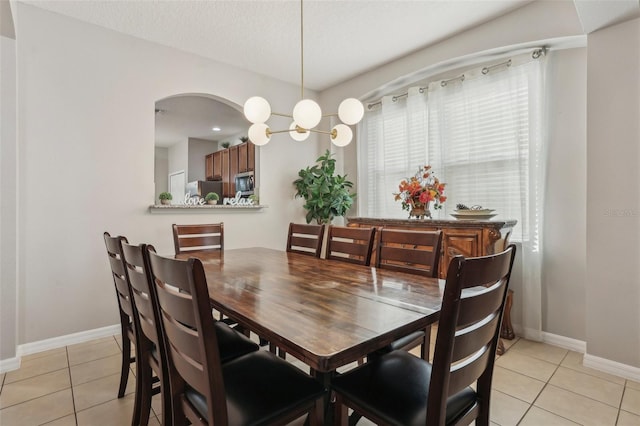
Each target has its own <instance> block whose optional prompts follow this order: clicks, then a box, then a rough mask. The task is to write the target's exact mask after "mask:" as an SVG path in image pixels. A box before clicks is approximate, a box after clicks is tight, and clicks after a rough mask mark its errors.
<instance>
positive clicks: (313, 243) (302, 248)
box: [287, 223, 324, 257]
mask: <svg viewBox="0 0 640 426" xmlns="http://www.w3.org/2000/svg"><path fill="white" fill-rule="evenodd" d="M323 239H324V225H305V224H300V223H290V224H289V235H288V237H287V251H289V252H295V253H302V254H308V255H311V256H315V257H320V253H321V252H322V241H323Z"/></svg>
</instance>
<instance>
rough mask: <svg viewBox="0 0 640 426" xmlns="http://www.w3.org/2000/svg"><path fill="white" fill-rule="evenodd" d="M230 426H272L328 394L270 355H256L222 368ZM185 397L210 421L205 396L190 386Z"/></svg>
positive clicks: (266, 353) (287, 364)
mask: <svg viewBox="0 0 640 426" xmlns="http://www.w3.org/2000/svg"><path fill="white" fill-rule="evenodd" d="M222 369H223V372H222V374H223V378H224V386H225V391H226V394H227V412H228V416H229V424H233V425H257V424H272V423H273V419H275V418H277V417H278V416H280V415H282V414H283V413H285V412H287V411H289V410H291V409H293V408H295V407H297V406H301V405H303V404H306V403H308V402H309V401H313V400H315V399H316V398H318V397H319V396H321V395H322V394H324V393H325V389H324V388H323V386H322V385H321V384H320V383H319V382H318V381H317V380H315V379H313V378H312V377H310V376H308V375H307V374H305V373H303V372H302V371H300V370H299V369H298V368H296V367H294V366H293V365H291V364H289V363H288V362H286V361H284V360H282V359H280V358H278V357H277V356H275V355H273V354H272V353H270V352H267V351H258V352H252V353H250V354H247V355H245V356H242V357H240V358H237V359H235V360H233V361H230V362H228V363H227V364H225V365H223V366H222ZM185 397H186V398H187V400H188V401H189V402H191V404H192V405H193V406H194V407H195V408H196V410H198V412H199V413H200V414H201V415H202V417H204V418H205V419H207V421H208V420H209V413H208V411H207V402H206V400H205V398H204V396H203V395H202V394H200V393H199V392H197V391H195V390H194V389H192V388H190V387H189V386H187V388H186V390H185Z"/></svg>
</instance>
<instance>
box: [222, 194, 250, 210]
mask: <svg viewBox="0 0 640 426" xmlns="http://www.w3.org/2000/svg"><path fill="white" fill-rule="evenodd" d="M222 204H223V205H225V206H226V205H230V206H252V205H253V200H252V199H250V198H242V193H241V192H240V191H238V192H237V193H236V196H235V197H234V198H226V197H225V199H224V201H223V202H222Z"/></svg>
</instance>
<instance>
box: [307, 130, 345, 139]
mask: <svg viewBox="0 0 640 426" xmlns="http://www.w3.org/2000/svg"><path fill="white" fill-rule="evenodd" d="M307 131H309V132H315V133H323V134H325V135H330V136H331V139H335V138H336V136H338V131H337V130H336V129H331V130H317V129H307Z"/></svg>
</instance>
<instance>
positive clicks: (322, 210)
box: [293, 150, 356, 224]
mask: <svg viewBox="0 0 640 426" xmlns="http://www.w3.org/2000/svg"><path fill="white" fill-rule="evenodd" d="M316 163H319V164H316V165H314V166H312V167H307V168H306V169H302V170H300V172H299V173H298V176H299V178H298V179H296V180H295V181H294V182H293V185H294V186H295V188H296V191H297V192H296V197H302V198H304V200H305V204H304V206H303V207H304V208H305V209H306V210H307V216H306V220H307V223H311V221H312V220H315V221H316V222H317V223H318V224H323V223H326V224H328V223H331V221H332V220H333V218H334V217H336V216H338V217H339V216H344V215H345V214H346V213H347V210H349V209H350V208H351V206H352V205H353V200H354V198H355V197H356V194H355V193H351V192H349V190H350V189H351V188H352V187H353V183H352V182H350V181H348V180H347V177H346V175H345V176H340V175H336V174H335V170H336V160H335V159H333V158H331V153H330V152H329V150H327V152H325V154H324V155H322V156H321V157H319V158H318V159H317V160H316Z"/></svg>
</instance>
